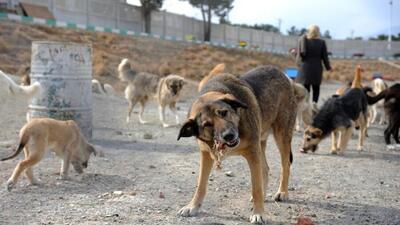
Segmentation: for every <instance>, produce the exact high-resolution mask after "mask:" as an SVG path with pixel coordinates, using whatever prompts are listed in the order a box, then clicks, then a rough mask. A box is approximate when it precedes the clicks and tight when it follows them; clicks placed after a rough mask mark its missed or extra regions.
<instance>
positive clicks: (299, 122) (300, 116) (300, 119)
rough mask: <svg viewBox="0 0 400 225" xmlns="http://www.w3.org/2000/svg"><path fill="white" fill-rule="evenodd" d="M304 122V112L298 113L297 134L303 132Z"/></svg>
mask: <svg viewBox="0 0 400 225" xmlns="http://www.w3.org/2000/svg"><path fill="white" fill-rule="evenodd" d="M302 122H303V120H302V112H300V111H297V115H296V128H295V130H296V131H297V132H301V125H302Z"/></svg>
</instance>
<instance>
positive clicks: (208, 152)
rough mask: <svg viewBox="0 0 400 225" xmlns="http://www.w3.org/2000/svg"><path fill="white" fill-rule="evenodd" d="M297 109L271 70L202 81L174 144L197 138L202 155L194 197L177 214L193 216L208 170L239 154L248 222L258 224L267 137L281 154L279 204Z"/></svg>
mask: <svg viewBox="0 0 400 225" xmlns="http://www.w3.org/2000/svg"><path fill="white" fill-rule="evenodd" d="M296 110H297V105H296V99H295V96H294V90H293V87H292V85H291V82H290V81H289V79H288V78H287V77H286V76H285V74H283V73H282V72H281V71H279V70H278V69H276V68H274V67H272V66H263V67H258V68H256V69H254V70H251V71H249V72H248V73H246V74H245V75H243V76H240V77H237V76H234V75H231V74H219V75H218V76H215V77H213V78H211V79H209V80H208V81H206V82H205V84H204V86H203V87H202V88H201V92H200V96H199V97H198V98H197V99H196V100H195V101H194V103H193V104H192V106H191V108H190V110H189V114H188V119H187V120H186V122H185V123H184V124H183V126H182V127H181V129H180V132H179V135H178V140H179V139H180V138H181V137H191V136H194V137H196V138H197V142H198V145H199V149H200V156H201V159H200V173H199V178H198V185H197V189H196V192H195V194H194V196H193V199H192V201H191V202H190V203H189V204H188V205H186V206H185V207H183V208H182V209H181V210H180V211H179V213H178V214H179V215H181V216H194V215H196V214H197V213H198V211H199V209H200V206H201V204H202V202H203V199H204V197H205V193H206V189H207V181H208V177H209V175H210V172H211V170H212V167H213V165H215V166H216V167H217V168H220V167H221V163H222V161H223V160H224V159H225V158H226V157H228V156H232V155H241V156H243V157H244V158H245V159H246V161H247V163H248V165H249V167H250V173H251V182H252V199H253V209H252V213H251V216H250V221H251V223H263V222H264V215H263V214H264V199H265V193H266V187H267V183H268V171H269V168H268V164H267V161H266V157H265V149H266V144H267V138H268V135H269V133H271V132H272V133H273V134H274V138H275V141H276V143H277V146H278V149H279V151H280V154H281V168H282V170H281V176H280V185H279V190H278V192H277V193H276V194H275V200H276V201H284V200H287V199H288V195H289V193H288V182H289V173H290V164H291V161H292V154H291V141H292V135H293V129H294V124H295V117H296Z"/></svg>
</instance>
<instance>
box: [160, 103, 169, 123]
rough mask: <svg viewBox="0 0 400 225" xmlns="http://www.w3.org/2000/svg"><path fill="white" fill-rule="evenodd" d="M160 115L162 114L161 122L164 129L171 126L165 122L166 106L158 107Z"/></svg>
mask: <svg viewBox="0 0 400 225" xmlns="http://www.w3.org/2000/svg"><path fill="white" fill-rule="evenodd" d="M158 113H159V114H160V121H161V123H162V125H163V127H169V126H170V125H169V124H168V123H166V122H165V106H164V105H159V106H158Z"/></svg>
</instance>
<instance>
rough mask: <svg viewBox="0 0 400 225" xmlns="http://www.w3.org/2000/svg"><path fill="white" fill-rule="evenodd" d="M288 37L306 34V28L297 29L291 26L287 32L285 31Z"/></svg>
mask: <svg viewBox="0 0 400 225" xmlns="http://www.w3.org/2000/svg"><path fill="white" fill-rule="evenodd" d="M287 33H288V35H293V36H301V35H303V34H305V33H307V29H306V28H301V29H297V28H296V26H291V27H290V29H289V30H287Z"/></svg>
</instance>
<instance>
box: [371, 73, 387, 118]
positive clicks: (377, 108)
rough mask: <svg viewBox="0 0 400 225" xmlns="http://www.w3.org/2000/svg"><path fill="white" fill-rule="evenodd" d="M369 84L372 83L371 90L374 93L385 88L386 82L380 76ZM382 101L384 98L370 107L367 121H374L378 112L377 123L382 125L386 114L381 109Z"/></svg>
mask: <svg viewBox="0 0 400 225" xmlns="http://www.w3.org/2000/svg"><path fill="white" fill-rule="evenodd" d="M371 84H372V90H373V92H374V93H375V94H379V93H381V92H382V91H384V90H385V89H386V88H387V85H386V83H385V82H384V81H383V80H382V79H380V78H376V79H374V80H373V81H372V83H371ZM383 102H384V100H383V99H382V100H380V101H378V102H377V103H376V104H374V105H372V106H371V107H370V118H369V123H375V122H376V119H377V117H378V114H380V120H379V124H381V125H382V124H384V123H385V120H386V115H385V111H384V110H383Z"/></svg>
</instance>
